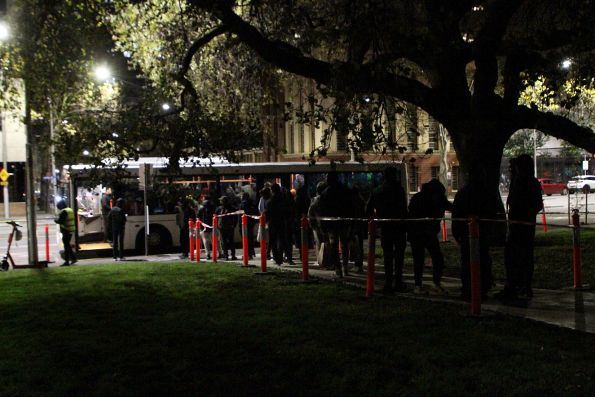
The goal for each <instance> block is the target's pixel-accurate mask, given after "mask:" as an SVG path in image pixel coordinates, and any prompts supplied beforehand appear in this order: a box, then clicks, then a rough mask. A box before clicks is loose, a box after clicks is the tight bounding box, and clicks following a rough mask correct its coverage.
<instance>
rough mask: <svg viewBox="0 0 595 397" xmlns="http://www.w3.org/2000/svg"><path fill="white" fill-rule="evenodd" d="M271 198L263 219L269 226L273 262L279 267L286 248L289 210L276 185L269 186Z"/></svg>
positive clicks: (281, 192)
mask: <svg viewBox="0 0 595 397" xmlns="http://www.w3.org/2000/svg"><path fill="white" fill-rule="evenodd" d="M271 193H272V194H271V198H270V200H269V201H268V202H267V205H266V211H265V217H266V221H267V224H268V226H269V244H270V245H271V250H272V254H273V260H274V261H275V263H276V264H277V265H279V266H281V265H282V264H283V253H284V251H285V248H286V247H287V229H288V228H287V224H288V222H289V216H290V209H289V207H288V206H287V200H286V198H285V196H284V194H283V191H282V190H281V186H279V185H278V184H277V183H275V184H273V186H271Z"/></svg>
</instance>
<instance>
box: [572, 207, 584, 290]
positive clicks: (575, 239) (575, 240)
mask: <svg viewBox="0 0 595 397" xmlns="http://www.w3.org/2000/svg"><path fill="white" fill-rule="evenodd" d="M572 212H573V213H572V232H573V233H572V271H573V273H574V288H576V289H579V288H582V287H583V280H582V275H581V223H580V220H579V215H578V210H577V209H575V210H572Z"/></svg>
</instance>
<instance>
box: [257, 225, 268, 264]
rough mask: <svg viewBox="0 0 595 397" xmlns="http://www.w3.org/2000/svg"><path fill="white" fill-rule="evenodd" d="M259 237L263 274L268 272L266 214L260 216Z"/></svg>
mask: <svg viewBox="0 0 595 397" xmlns="http://www.w3.org/2000/svg"><path fill="white" fill-rule="evenodd" d="M258 227H259V228H260V230H259V235H260V270H261V271H262V272H263V273H266V272H267V235H266V227H267V223H266V218H265V216H264V214H262V215H260V220H259V221H258Z"/></svg>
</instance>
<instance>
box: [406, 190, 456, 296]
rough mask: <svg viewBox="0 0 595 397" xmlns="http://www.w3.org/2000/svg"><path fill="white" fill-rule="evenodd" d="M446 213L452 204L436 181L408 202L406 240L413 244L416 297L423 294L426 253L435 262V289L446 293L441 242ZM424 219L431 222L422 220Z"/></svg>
mask: <svg viewBox="0 0 595 397" xmlns="http://www.w3.org/2000/svg"><path fill="white" fill-rule="evenodd" d="M445 211H452V204H451V203H450V201H448V199H447V198H446V189H445V188H444V186H443V185H442V183H440V182H439V181H438V180H437V179H432V180H431V181H429V182H427V183H424V184H423V185H422V187H421V191H420V192H419V193H416V194H415V195H414V196H413V197H412V198H411V201H410V202H409V218H410V219H411V221H410V222H409V223H408V225H407V237H408V239H409V242H410V243H411V253H412V255H413V270H414V279H415V289H414V292H415V293H423V292H424V291H423V287H422V278H423V271H424V261H425V250H426V249H427V250H428V252H429V253H430V257H431V258H432V271H433V281H434V288H435V290H436V292H438V293H444V292H445V290H444V288H442V285H441V284H440V283H441V280H442V272H443V270H444V257H443V256H442V251H441V250H440V243H439V242H438V232H439V231H440V218H442V217H444V212H445ZM421 218H431V219H428V220H419V219H421Z"/></svg>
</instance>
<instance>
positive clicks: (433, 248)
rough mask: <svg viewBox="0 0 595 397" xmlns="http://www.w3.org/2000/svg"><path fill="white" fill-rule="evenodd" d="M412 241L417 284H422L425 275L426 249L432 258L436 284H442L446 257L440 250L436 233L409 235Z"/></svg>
mask: <svg viewBox="0 0 595 397" xmlns="http://www.w3.org/2000/svg"><path fill="white" fill-rule="evenodd" d="M409 240H410V242H411V253H412V255H413V273H414V279H415V285H416V286H420V287H421V285H422V279H423V275H424V261H425V251H426V249H427V250H428V252H429V253H430V257H431V258H432V275H433V281H434V284H440V281H441V280H442V272H443V271H444V257H443V256H442V251H441V250H440V243H439V242H438V236H436V235H417V236H412V235H410V236H409Z"/></svg>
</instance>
